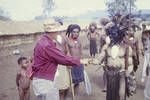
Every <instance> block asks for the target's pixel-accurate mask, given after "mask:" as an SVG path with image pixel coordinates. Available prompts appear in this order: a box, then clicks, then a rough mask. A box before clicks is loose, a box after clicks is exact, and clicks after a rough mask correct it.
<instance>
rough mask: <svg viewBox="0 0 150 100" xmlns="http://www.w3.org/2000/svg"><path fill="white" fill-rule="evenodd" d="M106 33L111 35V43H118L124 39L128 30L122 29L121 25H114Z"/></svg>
mask: <svg viewBox="0 0 150 100" xmlns="http://www.w3.org/2000/svg"><path fill="white" fill-rule="evenodd" d="M106 34H107V35H108V36H109V37H110V39H111V44H117V43H120V42H121V41H122V40H123V38H124V36H125V34H126V31H125V30H120V29H119V27H117V26H116V25H114V26H112V27H110V28H108V29H107V30H106Z"/></svg>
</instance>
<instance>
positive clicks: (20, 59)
mask: <svg viewBox="0 0 150 100" xmlns="http://www.w3.org/2000/svg"><path fill="white" fill-rule="evenodd" d="M23 60H27V58H26V57H20V58H18V64H21V63H22V61H23Z"/></svg>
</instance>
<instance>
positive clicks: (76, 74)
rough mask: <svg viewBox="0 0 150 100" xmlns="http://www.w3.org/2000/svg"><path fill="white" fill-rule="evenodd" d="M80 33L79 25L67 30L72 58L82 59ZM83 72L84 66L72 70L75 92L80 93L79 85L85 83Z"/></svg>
mask: <svg viewBox="0 0 150 100" xmlns="http://www.w3.org/2000/svg"><path fill="white" fill-rule="evenodd" d="M80 31H81V28H80V26H79V25H77V24H71V25H69V26H68V29H67V35H68V41H67V47H68V50H69V53H70V55H71V56H74V57H79V58H81V57H82V46H81V42H80V40H79V38H78V37H79V33H80ZM83 70H84V67H83V65H82V64H81V65H80V67H79V66H78V67H72V69H71V74H72V80H73V83H74V88H75V92H76V91H78V88H79V83H80V82H82V81H84V74H83Z"/></svg>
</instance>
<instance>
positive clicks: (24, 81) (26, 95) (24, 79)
mask: <svg viewBox="0 0 150 100" xmlns="http://www.w3.org/2000/svg"><path fill="white" fill-rule="evenodd" d="M29 64H30V63H29V61H28V59H27V58H26V57H20V58H19V59H18V65H19V66H20V68H21V69H20V71H19V72H18V73H17V76H16V84H17V87H18V91H19V97H20V100H29V99H30V78H29V77H28V76H27V74H26V72H27V67H28V66H29Z"/></svg>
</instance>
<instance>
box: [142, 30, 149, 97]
mask: <svg viewBox="0 0 150 100" xmlns="http://www.w3.org/2000/svg"><path fill="white" fill-rule="evenodd" d="M142 43H143V51H144V64H143V71H142V82H143V81H144V79H145V77H146V74H147V76H148V78H147V82H146V86H145V89H144V96H145V100H150V75H149V71H150V30H145V31H143V33H142Z"/></svg>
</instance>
